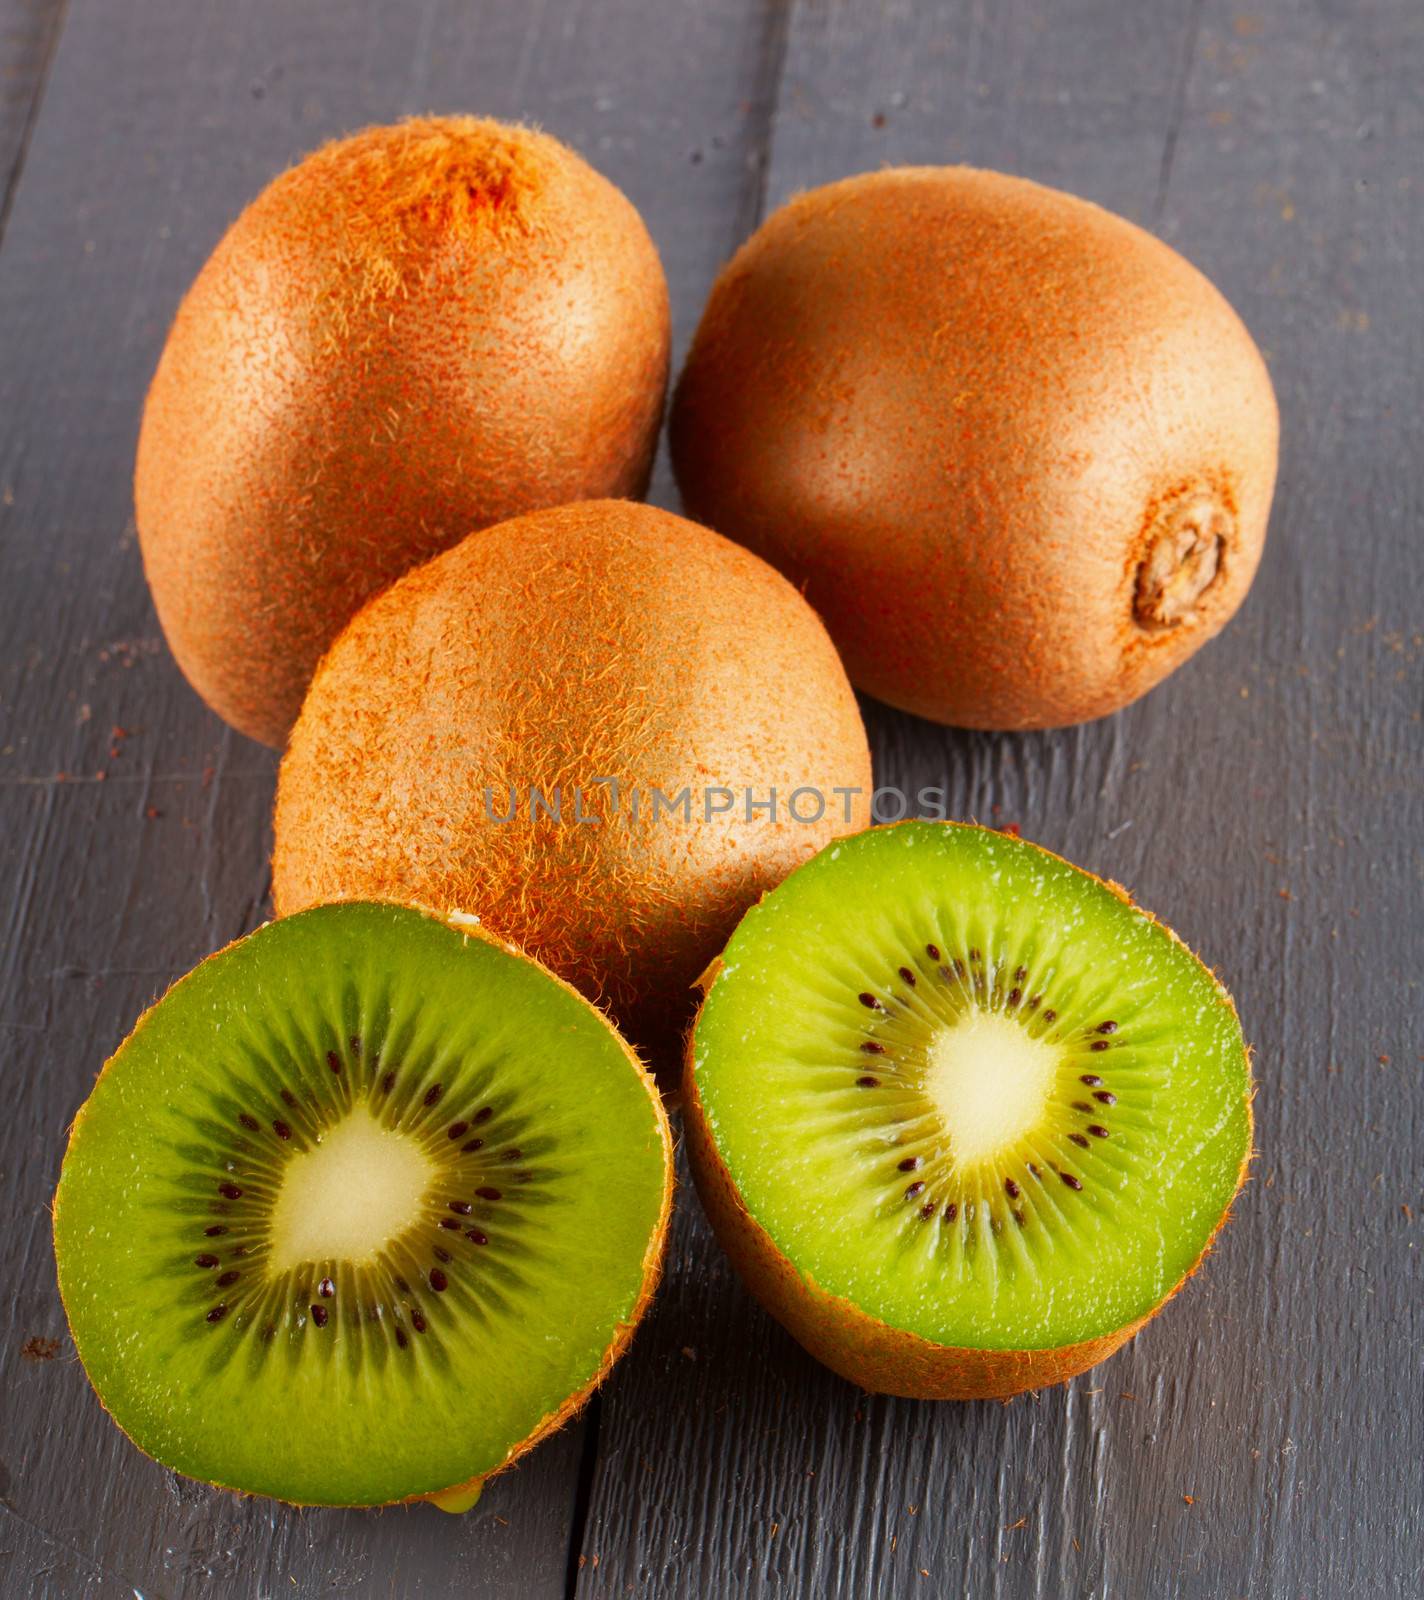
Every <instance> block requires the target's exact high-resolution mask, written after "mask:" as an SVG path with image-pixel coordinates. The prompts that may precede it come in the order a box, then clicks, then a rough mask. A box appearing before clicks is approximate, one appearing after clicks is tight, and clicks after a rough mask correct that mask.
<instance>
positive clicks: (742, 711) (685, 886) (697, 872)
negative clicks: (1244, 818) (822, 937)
mask: <svg viewBox="0 0 1424 1600" xmlns="http://www.w3.org/2000/svg"><path fill="white" fill-rule="evenodd" d="M773 791H774V792H775V800H776V808H777V809H776V814H775V816H774V817H773V816H772V815H771V814H770V813H769V812H768V811H767V810H766V809H765V808H766V806H767V805H768V804H769V802H770V800H771V797H772V794H773ZM797 791H800V794H799V796H798V794H797ZM849 791H854V793H851V792H849ZM660 796H661V797H662V798H660ZM679 796H682V797H684V798H683V800H682V803H681V805H678V804H677V803H676V802H678V800H679ZM869 799H870V754H869V750H868V747H867V745H866V739H865V730H864V727H863V725H862V723H861V720H860V712H859V709H858V707H857V705H856V701H855V696H854V693H853V692H852V690H851V687H850V684H849V682H848V681H847V680H846V676H845V672H844V669H843V668H842V666H841V664H840V661H839V659H838V657H837V655H836V652H835V648H834V646H833V645H832V644H831V641H830V639H829V638H828V637H827V635H826V632H825V629H824V628H823V627H822V626H821V624H820V622H819V620H818V619H817V617H816V616H815V614H814V613H813V612H812V610H811V608H810V607H809V606H808V605H807V604H806V602H805V601H804V600H803V599H802V598H801V596H800V595H799V594H797V592H796V591H795V589H793V588H792V587H791V585H790V584H789V583H787V582H786V580H785V579H784V578H782V577H781V576H780V575H779V574H778V573H776V572H775V571H773V570H772V568H770V567H769V566H767V565H766V563H765V562H763V561H761V560H759V559H758V558H757V557H756V556H754V555H752V554H750V553H749V552H748V551H746V550H744V549H742V548H741V547H740V546H738V545H735V544H732V543H730V542H729V541H728V540H726V539H723V538H721V537H719V536H718V535H717V534H715V533H711V532H709V531H708V530H707V529H705V528H699V527H697V526H696V525H694V524H693V523H690V522H686V521H684V520H683V519H682V518H680V517H675V516H673V515H671V514H670V513H668V512H665V511H658V510H655V509H654V508H652V507H649V506H643V505H635V504H632V503H629V502H626V501H602V502H591V503H586V504H582V505H573V506H563V507H559V508H557V509H554V510H548V511H541V512H536V513H533V514H531V515H530V516H527V517H521V518H516V519H514V520H512V521H510V522H506V523H503V524H501V525H500V526H499V527H496V528H489V529H486V530H485V531H484V532H482V533H478V534H475V535H474V536H472V537H471V538H469V539H467V540H465V541H464V543H463V544H460V545H458V546H456V548H455V549H453V550H451V551H448V552H447V553H446V554H445V555H442V556H438V557H437V558H436V559H435V560H434V561H431V562H429V563H428V564H427V565H426V566H423V567H420V568H418V569H417V570H416V571H414V572H412V573H410V574H408V575H407V576H406V577H405V578H403V579H401V580H400V582H398V583H397V584H396V585H395V586H394V587H393V588H391V589H390V590H388V591H387V592H386V593H385V594H383V595H381V596H379V597H378V598H377V599H375V600H373V601H372V602H371V603H370V604H369V605H367V606H366V608H365V609H364V610H363V611H362V612H361V613H360V614H359V615H358V616H357V617H356V618H355V620H354V621H353V622H352V623H351V624H350V626H349V627H348V628H347V629H346V630H345V632H344V633H343V634H342V635H341V637H340V638H339V639H338V640H337V642H336V644H335V645H334V646H333V648H332V650H331V652H330V653H329V654H328V655H327V657H326V658H325V660H324V661H323V662H322V664H321V667H320V670H319V671H318V672H317V674H316V677H315V679H314V680H313V682H312V686H311V692H310V693H309V695H308V696H307V700H306V704H305V705H304V707H303V708H302V714H301V717H300V719H299V720H298V722H297V725H296V727H295V728H294V729H293V732H292V737H291V742H290V744H289V746H288V749H287V753H286V756H285V758H284V759H283V762H282V768H281V775H280V778H279V780H278V786H277V805H276V819H275V849H274V853H273V862H272V890H273V898H274V901H275V903H276V908H277V911H278V914H279V915H285V914H287V913H289V912H292V911H297V910H300V909H302V908H303V907H306V906H310V905H314V904H317V903H319V902H322V901H330V900H340V899H348V898H356V899H365V898H376V899H389V900H409V901H414V902H417V903H419V904H423V905H430V906H435V907H437V908H440V909H442V910H443V909H445V908H447V907H457V908H459V909H460V910H462V911H465V912H468V913H471V914H474V915H477V916H478V917H479V918H480V919H481V921H482V922H483V923H484V924H485V925H486V926H487V927H489V928H492V929H493V930H494V931H495V932H497V933H499V934H500V935H502V936H503V937H505V938H509V939H513V940H514V941H515V942H516V943H518V944H520V945H521V946H523V947H524V948H525V949H527V950H528V951H529V952H530V953H531V954H533V955H535V956H537V957H538V958H539V959H540V960H541V961H543V962H545V963H546V964H547V965H548V966H550V967H552V968H553V970H554V971H555V972H557V973H559V975H560V976H561V977H563V978H566V979H567V980H568V981H569V982H571V983H573V984H574V985H576V986H577V987H578V988H579V989H580V990H582V992H583V993H584V994H586V995H588V996H589V997H590V998H591V999H593V1000H595V1001H597V1002H598V1003H600V1004H602V1005H605V1006H607V1007H608V1008H609V1009H610V1010H611V1011H612V1013H613V1016H614V1018H615V1020H616V1021H617V1022H618V1023H619V1025H620V1026H621V1027H622V1028H623V1030H624V1032H625V1033H627V1034H628V1035H629V1037H630V1038H631V1039H632V1040H633V1042H634V1043H635V1044H638V1045H640V1046H642V1047H643V1048H644V1049H645V1050H646V1051H647V1052H648V1053H649V1055H651V1056H652V1058H653V1060H654V1061H655V1063H657V1064H659V1065H661V1066H662V1067H663V1068H664V1070H665V1072H666V1071H667V1070H671V1072H672V1074H673V1081H674V1082H675V1081H676V1073H677V1066H678V1063H680V1060H681V1034H682V1031H683V1029H684V1028H685V1026H686V1024H687V1022H688V1020H689V1018H690V1015H691V1012H692V1009H693V1005H694V993H693V986H694V985H695V983H696V981H697V978H698V976H699V974H700V973H701V972H702V971H703V969H704V968H705V967H706V965H707V963H708V962H709V961H711V960H712V958H713V957H714V956H715V955H716V954H717V952H718V951H719V950H720V949H721V948H722V945H723V944H724V943H725V942H726V939H727V937H728V935H729V934H730V933H731V931H732V929H733V928H734V927H735V926H736V924H737V921H738V919H739V918H740V917H741V915H742V913H743V912H744V911H745V910H746V908H747V906H749V905H750V904H751V903H752V902H753V901H754V900H755V899H756V898H757V896H758V895H760V894H761V893H763V892H764V891H765V890H767V889H769V888H771V887H772V885H773V884H775V883H778V882H779V881H780V880H781V879H782V878H783V877H784V876H785V875H786V873H788V872H789V871H790V870H791V869H792V868H793V867H795V866H798V865H799V864H800V863H801V862H803V861H805V860H807V859H808V858H809V857H810V856H811V855H813V854H814V853H815V852H816V850H817V849H818V848H819V847H820V846H821V845H822V844H825V843H826V842H827V841H829V840H830V839H833V838H835V837H836V836H837V835H839V834H843V833H849V832H853V831H855V830H857V829H859V828H862V827H864V826H865V825H866V822H867V821H868V813H869ZM665 802H668V803H665ZM793 806H794V807H795V809H796V812H797V815H793V814H792V808H793ZM753 808H760V809H753ZM556 809H557V812H558V814H557V815H555V814H554V811H555V810H556Z"/></svg>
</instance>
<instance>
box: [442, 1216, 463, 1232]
mask: <svg viewBox="0 0 1424 1600" xmlns="http://www.w3.org/2000/svg"><path fill="white" fill-rule="evenodd" d="M440 1226H441V1227H442V1228H449V1229H451V1230H452V1231H453V1232H455V1233H458V1232H459V1231H460V1224H459V1223H458V1222H456V1221H455V1219H454V1217H441V1219H440Z"/></svg>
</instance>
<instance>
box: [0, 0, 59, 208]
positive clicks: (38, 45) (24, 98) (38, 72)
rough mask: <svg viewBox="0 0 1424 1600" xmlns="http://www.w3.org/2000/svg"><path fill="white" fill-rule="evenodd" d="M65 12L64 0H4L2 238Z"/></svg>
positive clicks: (0, 48) (0, 18)
mask: <svg viewBox="0 0 1424 1600" xmlns="http://www.w3.org/2000/svg"><path fill="white" fill-rule="evenodd" d="M63 16H64V0H0V239H3V238H4V237H5V219H6V217H7V215H8V213H9V209H10V200H11V196H12V195H13V194H14V189H15V180H16V177H17V176H18V173H19V170H20V167H21V166H22V165H23V162H24V153H25V145H26V143H27V141H28V139H29V134H30V130H31V128H32V127H33V126H34V119H35V115H36V112H37V111H38V109H39V103H40V98H41V96H42V95H43V93H44V81H45V74H46V73H47V72H48V70H49V63H50V57H51V55H52V54H53V51H54V43H55V40H56V39H57V38H58V37H59V30H60V27H61V26H62V24H63Z"/></svg>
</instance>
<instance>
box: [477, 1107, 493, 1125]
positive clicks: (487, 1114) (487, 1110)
mask: <svg viewBox="0 0 1424 1600" xmlns="http://www.w3.org/2000/svg"><path fill="white" fill-rule="evenodd" d="M493 1115H494V1107H493V1106H481V1107H480V1109H479V1110H478V1111H477V1112H475V1116H474V1120H475V1121H476V1122H488V1121H489V1119H490V1118H491V1117H492V1116H493Z"/></svg>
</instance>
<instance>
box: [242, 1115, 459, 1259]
mask: <svg viewBox="0 0 1424 1600" xmlns="http://www.w3.org/2000/svg"><path fill="white" fill-rule="evenodd" d="M435 1170H436V1169H435V1163H434V1162H433V1161H432V1160H431V1158H430V1156H429V1155H427V1154H426V1152H425V1150H424V1149H422V1148H421V1146H420V1145H419V1144H418V1143H417V1142H416V1141H415V1140H414V1139H412V1138H410V1137H409V1136H408V1135H406V1134H404V1133H398V1132H395V1131H393V1130H392V1129H390V1128H383V1127H382V1126H381V1124H380V1123H379V1122H378V1121H377V1120H376V1119H375V1117H373V1116H372V1115H371V1113H370V1111H369V1110H368V1109H367V1108H366V1107H365V1106H364V1105H358V1106H355V1107H354V1108H353V1109H352V1110H351V1111H350V1112H349V1113H348V1115H347V1116H346V1117H344V1118H343V1119H342V1120H341V1121H340V1122H338V1123H337V1124H336V1125H335V1126H334V1127H332V1128H330V1129H328V1130H327V1131H326V1132H325V1133H324V1134H323V1135H322V1136H321V1140H320V1142H319V1143H318V1144H317V1145H316V1146H315V1148H314V1149H311V1150H308V1151H304V1152H302V1153H300V1154H294V1155H293V1156H292V1158H291V1160H290V1161H288V1162H287V1164H286V1168H285V1170H284V1172H283V1174H282V1187H281V1190H280V1192H279V1193H278V1195H277V1200H276V1203H275V1205H274V1206H273V1208H272V1231H271V1244H270V1253H269V1257H268V1260H269V1266H270V1270H271V1271H272V1272H273V1273H281V1272H285V1271H287V1270H288V1269H289V1268H291V1267H296V1266H300V1265H301V1264H302V1262H304V1261H333V1260H335V1261H349V1262H351V1263H352V1264H353V1265H360V1264H361V1263H363V1262H369V1261H371V1260H373V1259H374V1258H375V1257H376V1255H377V1254H378V1252H379V1251H380V1250H382V1249H383V1248H384V1247H385V1246H386V1245H388V1244H389V1243H390V1242H391V1240H392V1239H394V1238H395V1237H396V1236H397V1235H398V1234H400V1233H403V1232H404V1231H405V1229H406V1228H408V1227H409V1226H410V1224H411V1222H412V1221H413V1220H414V1219H415V1217H416V1216H417V1215H418V1213H419V1210H420V1206H421V1202H422V1201H423V1199H424V1197H425V1192H426V1190H427V1189H428V1188H429V1186H430V1184H431V1181H432V1180H433V1178H434V1176H435Z"/></svg>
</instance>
